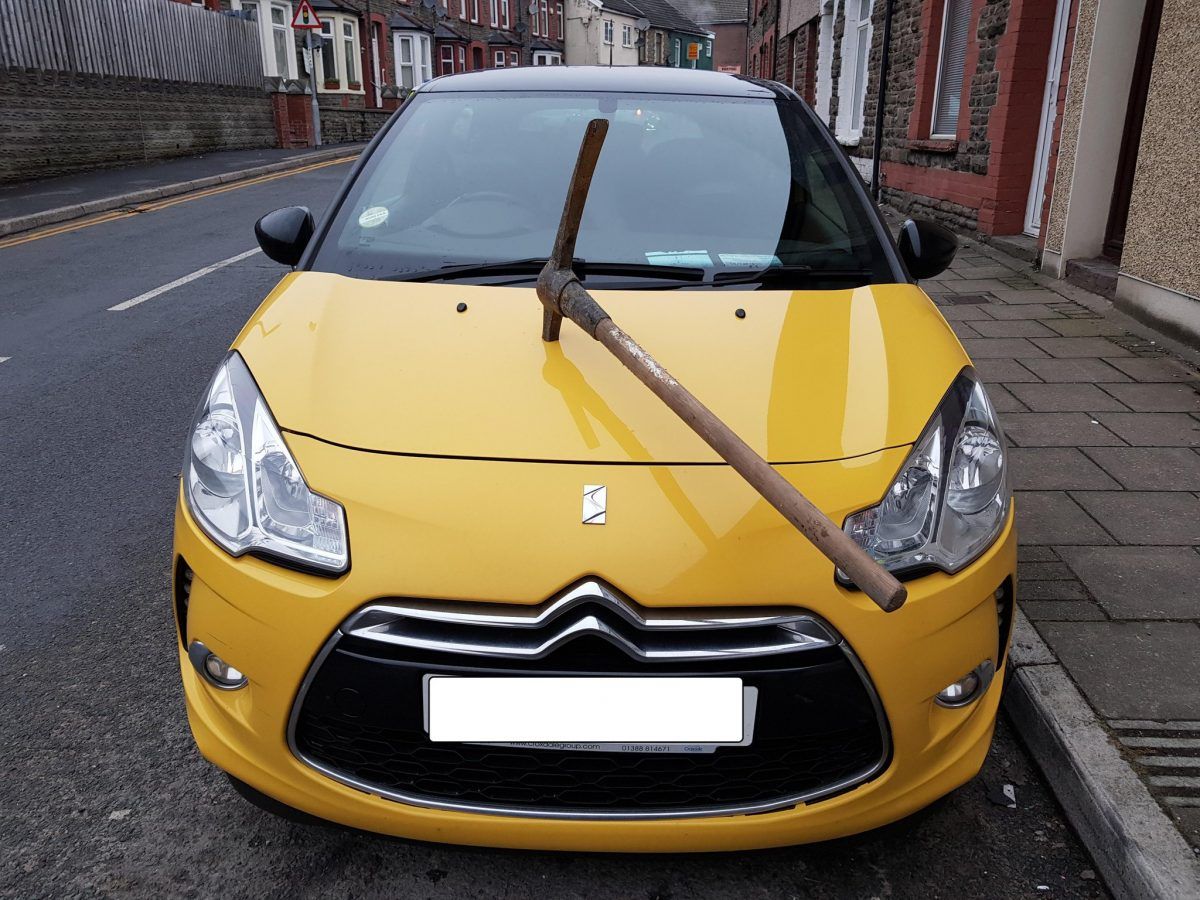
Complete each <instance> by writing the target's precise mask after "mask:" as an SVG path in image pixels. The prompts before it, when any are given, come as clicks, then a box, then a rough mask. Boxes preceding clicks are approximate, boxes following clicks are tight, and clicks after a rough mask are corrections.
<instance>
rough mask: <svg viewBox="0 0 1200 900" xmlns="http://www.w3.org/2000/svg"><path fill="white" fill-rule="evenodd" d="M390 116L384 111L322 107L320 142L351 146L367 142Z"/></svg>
mask: <svg viewBox="0 0 1200 900" xmlns="http://www.w3.org/2000/svg"><path fill="white" fill-rule="evenodd" d="M306 99H307V98H306ZM391 115H392V112H391V110H386V109H342V108H341V107H326V106H324V105H322V106H321V142H322V143H323V144H351V143H360V142H362V141H369V140H370V139H371V138H373V137H374V136H375V132H377V131H378V130H379V129H380V128H382V127H383V126H384V125H385V124H386V123H387V120H388V119H389V118H390V117H391Z"/></svg>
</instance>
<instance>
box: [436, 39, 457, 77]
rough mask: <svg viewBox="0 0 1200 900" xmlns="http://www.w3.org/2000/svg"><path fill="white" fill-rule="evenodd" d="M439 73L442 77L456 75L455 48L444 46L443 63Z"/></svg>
mask: <svg viewBox="0 0 1200 900" xmlns="http://www.w3.org/2000/svg"><path fill="white" fill-rule="evenodd" d="M438 73H439V74H441V75H453V74H454V48H453V47H451V46H450V45H449V44H442V61H441V68H440V69H438Z"/></svg>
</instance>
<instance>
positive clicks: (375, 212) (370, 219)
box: [358, 206, 388, 228]
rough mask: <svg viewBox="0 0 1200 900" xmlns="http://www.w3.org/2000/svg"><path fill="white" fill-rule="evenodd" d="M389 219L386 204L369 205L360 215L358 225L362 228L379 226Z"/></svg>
mask: <svg viewBox="0 0 1200 900" xmlns="http://www.w3.org/2000/svg"><path fill="white" fill-rule="evenodd" d="M387 220H388V209H387V207H386V206H368V207H367V208H366V209H364V210H363V211H362V215H360V216H359V217H358V225H359V227H360V228H378V227H379V226H380V225H382V224H383V223H384V222H386V221H387Z"/></svg>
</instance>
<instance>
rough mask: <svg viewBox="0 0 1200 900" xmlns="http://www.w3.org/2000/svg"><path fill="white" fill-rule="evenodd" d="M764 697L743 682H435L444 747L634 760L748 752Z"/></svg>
mask: <svg viewBox="0 0 1200 900" xmlns="http://www.w3.org/2000/svg"><path fill="white" fill-rule="evenodd" d="M756 694H757V691H756V690H755V689H754V688H746V687H744V686H743V685H742V680H741V679H740V678H460V677H455V676H444V675H428V676H426V678H425V695H426V696H425V719H426V727H427V729H428V731H429V738H430V740H431V741H434V742H454V743H477V744H504V745H522V746H545V747H554V748H565V749H578V750H609V751H624V752H692V753H697V752H700V753H703V752H710V751H711V750H712V749H713V748H715V747H717V746H723V745H729V744H748V743H749V742H750V739H751V735H752V732H753V727H754V705H755V699H756Z"/></svg>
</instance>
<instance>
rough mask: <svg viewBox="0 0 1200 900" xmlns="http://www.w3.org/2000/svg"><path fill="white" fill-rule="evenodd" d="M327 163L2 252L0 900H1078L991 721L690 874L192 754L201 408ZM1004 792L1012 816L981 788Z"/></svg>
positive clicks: (1058, 834) (1071, 872)
mask: <svg viewBox="0 0 1200 900" xmlns="http://www.w3.org/2000/svg"><path fill="white" fill-rule="evenodd" d="M347 170H348V166H347V165H346V164H339V165H333V166H328V167H326V168H322V169H318V170H315V171H311V172H307V173H304V174H297V175H292V176H287V177H282V178H276V179H274V180H271V181H268V182H264V183H261V184H256V185H251V186H245V187H239V188H236V189H232V190H225V191H224V192H221V193H218V194H213V195H210V196H206V197H201V198H194V199H184V200H182V201H181V202H175V203H173V204H172V205H170V206H167V207H165V208H162V209H159V210H157V211H155V212H147V213H141V214H136V215H131V216H127V217H124V218H117V219H113V220H111V221H107V222H104V223H101V224H96V225H92V226H89V227H83V228H78V229H75V230H71V231H67V232H64V233H61V234H57V235H54V236H49V237H44V238H41V239H37V240H29V241H25V242H23V243H19V244H15V245H11V246H3V244H2V242H0V357H9V359H8V360H7V361H5V362H0V895H2V896H5V897H20V898H37V897H55V898H58V897H70V896H83V897H151V896H153V897H174V896H183V897H209V896H217V895H220V896H223V897H231V898H235V897H256V898H257V897H275V896H278V897H285V896H286V897H326V896H329V897H333V896H336V897H356V898H357V897H456V898H457V897H526V896H534V895H538V896H547V897H589V898H591V897H631V898H664V900H665V898H674V900H682V898H690V897H823V898H827V897H855V898H857V897H922V898H925V897H947V898H971V897H980V898H983V897H986V898H994V897H1006V898H1007V897H1097V896H1103V888H1102V887H1101V886H1100V885H1099V884H1098V882H1097V881H1095V880H1094V875H1092V870H1093V865H1092V863H1091V861H1090V860H1089V859H1088V857H1087V855H1086V853H1085V852H1084V851H1083V850H1082V848H1081V847H1080V844H1079V842H1078V840H1077V839H1076V838H1075V837H1074V835H1073V834H1072V833H1071V831H1070V829H1069V827H1068V826H1067V825H1066V823H1065V822H1064V820H1063V818H1062V814H1061V811H1060V810H1059V809H1058V808H1057V806H1056V805H1055V803H1054V801H1053V799H1052V797H1051V796H1050V795H1049V793H1048V792H1047V790H1046V788H1045V786H1044V785H1043V784H1042V783H1041V782H1040V780H1039V778H1038V776H1037V774H1036V772H1035V770H1034V769H1033V767H1032V764H1031V762H1030V760H1029V758H1028V757H1027V756H1026V754H1025V752H1024V750H1023V749H1022V748H1021V747H1020V746H1019V744H1017V743H1016V741H1015V740H1014V738H1013V736H1012V733H1011V730H1010V729H1009V727H1008V726H1007V724H1006V723H1003V722H1002V723H1001V727H1000V729H999V733H998V736H997V740H996V744H995V748H994V751H993V754H992V756H991V758H990V759H989V762H988V764H987V767H986V769H985V771H984V774H983V776H982V777H981V779H979V780H977V781H975V782H973V783H971V784H969V785H967V786H966V787H965V788H963V789H962V790H960V791H958V792H957V793H955V794H953V795H952V796H950V797H949V798H947V799H946V800H944V801H942V802H940V803H938V804H935V806H934V807H932V808H930V809H929V810H926V811H925V812H923V813H921V814H919V815H917V816H914V817H913V818H911V819H909V820H907V821H905V822H902V823H899V824H897V825H894V826H892V827H890V828H887V829H883V830H881V831H878V832H874V833H871V834H868V835H864V836H860V837H857V838H853V839H848V840H844V841H839V842H835V843H830V844H823V845H817V846H809V847H800V848H794V849H788V850H774V851H764V852H757V853H738V854H730V855H710V856H653V857H646V856H640V857H639V856H589V855H580V854H550V853H520V852H509V851H492V850H480V849H462V848H455V847H449V846H436V845H429V844H417V843H412V842H405V841H395V840H387V839H382V838H376V837H372V836H369V835H360V834H354V833H349V832H345V831H338V830H332V829H324V828H319V827H307V826H299V825H293V824H290V823H287V822H283V821H281V820H278V819H275V818H273V817H272V816H270V815H268V814H266V813H263V812H260V811H258V810H257V809H255V808H253V807H251V806H250V805H248V804H247V803H245V802H244V801H243V800H241V799H240V798H239V797H238V796H237V795H236V794H234V792H233V791H232V789H231V788H230V787H229V786H228V785H227V783H226V782H225V780H224V778H223V777H222V776H221V775H220V773H218V772H217V771H215V770H214V769H213V768H212V767H211V766H209V765H208V764H207V763H205V762H204V761H203V760H202V759H201V758H200V757H199V755H198V754H197V752H196V751H195V749H194V747H193V745H192V742H191V737H190V735H189V733H188V728H187V723H186V719H185V716H184V710H183V699H182V693H181V690H180V687H179V682H178V670H177V661H176V643H175V636H174V632H173V624H172V620H171V611H170V604H169V600H168V568H169V560H170V544H171V534H170V530H171V512H172V504H173V501H174V496H175V490H176V476H177V474H178V471H179V467H180V461H181V456H182V448H183V441H184V431H185V428H186V426H187V423H188V420H189V418H190V416H191V414H192V412H193V409H194V407H195V404H196V401H197V398H198V397H199V393H200V391H201V389H202V388H203V386H204V384H205V383H206V381H207V380H208V378H209V376H210V375H211V372H212V370H213V368H214V366H215V365H216V363H217V362H218V361H219V360H220V358H221V355H222V353H223V351H224V349H225V348H226V347H227V346H228V344H229V342H230V341H231V339H232V338H233V336H234V335H235V334H236V332H237V331H238V329H239V328H240V327H241V325H242V323H243V322H244V321H245V319H246V318H247V317H248V315H249V314H250V312H251V311H252V310H253V309H254V307H255V306H256V305H257V304H258V302H259V301H260V300H261V298H262V297H263V296H264V295H265V294H266V292H267V291H268V290H269V289H270V288H271V286H272V285H273V284H274V283H275V282H276V281H277V280H278V278H279V277H280V276H281V275H282V274H283V273H282V270H281V269H280V268H279V267H278V266H275V265H274V264H272V263H270V262H269V261H268V260H266V259H265V258H264V257H263V256H262V255H261V254H257V255H252V256H249V257H247V258H245V259H243V260H241V261H239V262H235V263H233V264H231V265H228V266H225V267H223V268H220V269H217V270H215V271H213V272H211V273H210V274H207V275H204V276H203V277H199V278H197V279H195V280H193V281H191V282H188V283H186V284H182V285H180V286H178V287H176V288H174V289H171V290H168V291H165V292H162V293H159V294H157V295H155V296H152V297H151V298H150V299H147V300H145V301H144V302H141V303H139V304H138V305H136V306H133V307H131V308H127V309H124V310H122V311H115V312H114V311H109V307H111V306H114V305H118V304H121V303H123V302H124V301H128V300H130V299H133V298H137V297H139V296H142V295H145V294H147V292H152V291H154V290H155V289H157V288H159V287H161V286H163V285H165V284H169V283H171V282H173V281H175V280H176V279H179V278H180V277H182V276H186V275H188V274H190V273H193V272H196V271H198V270H200V269H202V268H205V267H207V266H209V265H211V264H213V263H217V262H219V261H222V260H226V259H228V258H230V257H233V256H236V255H238V254H241V253H243V252H245V251H248V250H250V249H252V248H253V247H254V240H253V237H252V235H251V225H252V223H253V221H254V220H255V218H257V216H258V215H260V214H261V213H263V212H265V211H267V210H269V209H273V208H275V207H278V206H284V205H288V204H293V203H303V204H307V205H309V206H311V207H313V209H314V211H319V210H320V209H321V208H322V207H323V206H324V205H325V204H326V203H327V202H328V200H329V199H330V198H331V196H332V194H333V192H334V190H335V188H336V186H337V184H338V182H339V181H340V179H341V178H343V177H344V175H345V173H346V172H347ZM1004 782H1009V783H1012V784H1014V785H1015V786H1016V798H1017V808H1016V809H1008V808H1006V807H1003V806H1000V805H997V804H996V803H994V802H993V801H992V800H990V799H989V797H988V790H987V788H988V787H989V786H992V787H995V786H997V785H999V784H1002V783H1004Z"/></svg>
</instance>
